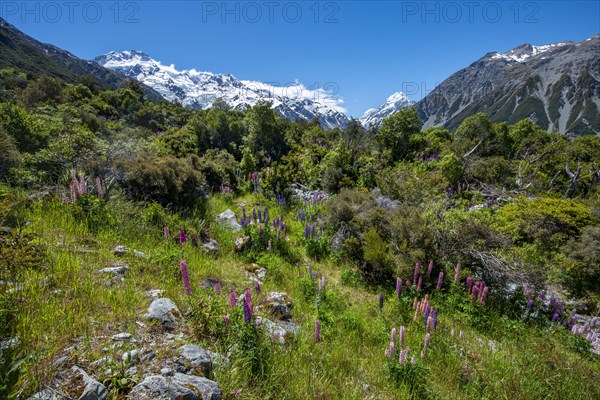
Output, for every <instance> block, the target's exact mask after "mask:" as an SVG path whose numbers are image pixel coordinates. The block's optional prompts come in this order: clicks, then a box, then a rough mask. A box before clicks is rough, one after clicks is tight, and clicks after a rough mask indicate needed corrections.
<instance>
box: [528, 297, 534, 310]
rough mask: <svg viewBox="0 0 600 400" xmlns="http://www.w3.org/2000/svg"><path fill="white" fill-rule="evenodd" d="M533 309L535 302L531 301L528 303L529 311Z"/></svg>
mask: <svg viewBox="0 0 600 400" xmlns="http://www.w3.org/2000/svg"><path fill="white" fill-rule="evenodd" d="M532 307H533V300H532V299H531V300H529V301H528V302H527V309H528V310H530V309H531V308H532Z"/></svg>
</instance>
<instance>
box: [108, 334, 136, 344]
mask: <svg viewBox="0 0 600 400" xmlns="http://www.w3.org/2000/svg"><path fill="white" fill-rule="evenodd" d="M110 338H111V339H112V340H115V341H117V342H129V341H131V342H137V340H136V339H135V338H134V337H133V335H132V334H131V333H127V332H121V333H117V334H116V335H112V336H111V337H110Z"/></svg>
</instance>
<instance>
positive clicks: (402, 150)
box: [377, 107, 421, 161]
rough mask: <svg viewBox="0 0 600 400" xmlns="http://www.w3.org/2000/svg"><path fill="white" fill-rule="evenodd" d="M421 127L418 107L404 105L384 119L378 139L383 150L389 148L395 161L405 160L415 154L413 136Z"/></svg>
mask: <svg viewBox="0 0 600 400" xmlns="http://www.w3.org/2000/svg"><path fill="white" fill-rule="evenodd" d="M420 128H421V126H420V122H419V116H418V115H417V109H416V108H415V107H404V108H402V109H400V111H398V112H396V113H394V114H392V115H390V116H389V117H386V118H385V119H384V120H383V122H382V123H381V128H380V129H379V134H378V137H377V140H378V142H379V145H380V146H381V148H382V149H383V150H389V152H390V153H391V156H392V159H393V160H394V161H397V160H403V159H406V158H409V157H410V156H411V155H412V154H413V150H414V147H412V146H411V138H412V137H413V136H414V135H416V134H417V133H419V130H420Z"/></svg>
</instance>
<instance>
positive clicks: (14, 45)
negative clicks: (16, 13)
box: [0, 18, 162, 100]
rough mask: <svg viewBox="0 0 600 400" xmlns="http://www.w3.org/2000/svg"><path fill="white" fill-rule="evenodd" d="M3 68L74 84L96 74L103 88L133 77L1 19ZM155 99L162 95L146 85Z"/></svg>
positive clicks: (0, 46) (124, 82)
mask: <svg viewBox="0 0 600 400" xmlns="http://www.w3.org/2000/svg"><path fill="white" fill-rule="evenodd" d="M0 68H16V69H20V70H23V71H26V72H29V73H32V74H35V75H49V76H53V77H55V78H59V79H62V80H64V81H66V82H69V83H74V82H76V81H77V79H78V78H80V77H82V76H84V75H91V76H92V77H94V78H95V79H96V80H97V82H98V84H99V85H100V87H102V88H103V89H113V88H118V87H123V86H125V85H127V84H128V83H129V82H130V81H131V79H130V78H127V77H126V76H124V75H121V74H119V73H117V72H114V71H111V70H110V69H108V68H104V67H103V66H101V65H98V64H97V63H95V62H92V61H86V60H82V59H80V58H78V57H76V56H74V55H73V54H71V53H69V52H68V51H65V50H62V49H60V48H58V47H56V46H52V45H49V44H45V43H41V42H38V41H37V40H35V39H33V38H32V37H30V36H27V35H26V34H24V33H23V32H21V31H20V30H18V29H17V28H16V27H14V26H13V25H11V24H9V23H8V22H6V21H5V20H3V19H2V18H0ZM142 87H143V89H144V92H145V93H146V96H147V97H148V98H149V99H151V100H161V99H162V97H161V96H160V94H158V93H157V92H156V91H154V90H152V89H151V88H149V87H147V86H144V85H142Z"/></svg>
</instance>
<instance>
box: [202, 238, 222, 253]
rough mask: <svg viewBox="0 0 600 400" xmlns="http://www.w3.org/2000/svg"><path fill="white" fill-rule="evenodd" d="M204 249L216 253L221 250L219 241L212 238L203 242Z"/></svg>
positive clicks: (206, 251)
mask: <svg viewBox="0 0 600 400" xmlns="http://www.w3.org/2000/svg"><path fill="white" fill-rule="evenodd" d="M202 250H203V251H204V252H205V253H207V254H215V253H218V252H219V243H217V241H216V240H214V239H210V240H209V241H208V242H204V243H202Z"/></svg>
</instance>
